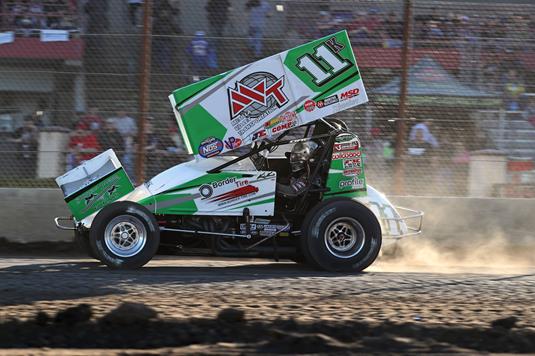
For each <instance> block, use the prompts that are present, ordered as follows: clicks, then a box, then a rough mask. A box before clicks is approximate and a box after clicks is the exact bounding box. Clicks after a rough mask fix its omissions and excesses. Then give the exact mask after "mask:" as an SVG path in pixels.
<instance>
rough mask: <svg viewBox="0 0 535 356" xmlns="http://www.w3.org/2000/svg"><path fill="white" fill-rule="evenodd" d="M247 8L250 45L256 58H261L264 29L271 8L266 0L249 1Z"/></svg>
mask: <svg viewBox="0 0 535 356" xmlns="http://www.w3.org/2000/svg"><path fill="white" fill-rule="evenodd" d="M245 7H246V9H247V10H249V45H250V46H251V48H252V49H253V53H254V55H255V56H256V58H260V57H261V56H262V39H263V33H264V27H265V24H266V19H267V18H268V17H269V16H270V10H271V7H270V5H269V3H268V2H267V1H266V0H249V1H248V2H247V4H246V5H245Z"/></svg>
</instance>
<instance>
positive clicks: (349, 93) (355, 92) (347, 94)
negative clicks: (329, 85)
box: [340, 88, 360, 100]
mask: <svg viewBox="0 0 535 356" xmlns="http://www.w3.org/2000/svg"><path fill="white" fill-rule="evenodd" d="M359 92H360V90H359V89H358V88H355V89H350V90H348V91H346V92H344V93H342V94H340V100H347V99H351V98H353V97H355V96H357V95H359Z"/></svg>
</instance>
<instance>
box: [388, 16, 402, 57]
mask: <svg viewBox="0 0 535 356" xmlns="http://www.w3.org/2000/svg"><path fill="white" fill-rule="evenodd" d="M383 24H384V29H385V33H386V40H385V47H387V48H400V47H401V44H402V38H403V27H402V23H401V21H399V20H398V18H397V16H396V13H395V12H391V13H389V14H388V17H387V18H386V19H385V20H384V21H383Z"/></svg>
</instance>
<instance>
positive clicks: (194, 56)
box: [186, 31, 213, 76]
mask: <svg viewBox="0 0 535 356" xmlns="http://www.w3.org/2000/svg"><path fill="white" fill-rule="evenodd" d="M186 51H187V52H188V54H189V56H190V64H191V72H192V74H193V76H206V75H207V74H208V71H209V68H210V66H209V64H210V63H209V56H210V53H211V52H212V51H213V48H212V47H211V46H210V44H209V43H208V41H207V40H206V39H205V38H204V31H197V32H195V38H194V39H193V40H192V41H191V42H190V44H189V46H188V48H187V49H186Z"/></svg>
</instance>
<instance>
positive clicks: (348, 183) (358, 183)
mask: <svg viewBox="0 0 535 356" xmlns="http://www.w3.org/2000/svg"><path fill="white" fill-rule="evenodd" d="M338 184H339V187H340V189H342V188H348V187H351V188H352V189H360V188H364V180H363V179H360V178H357V177H355V178H353V179H349V180H342V181H340V183H338Z"/></svg>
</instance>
